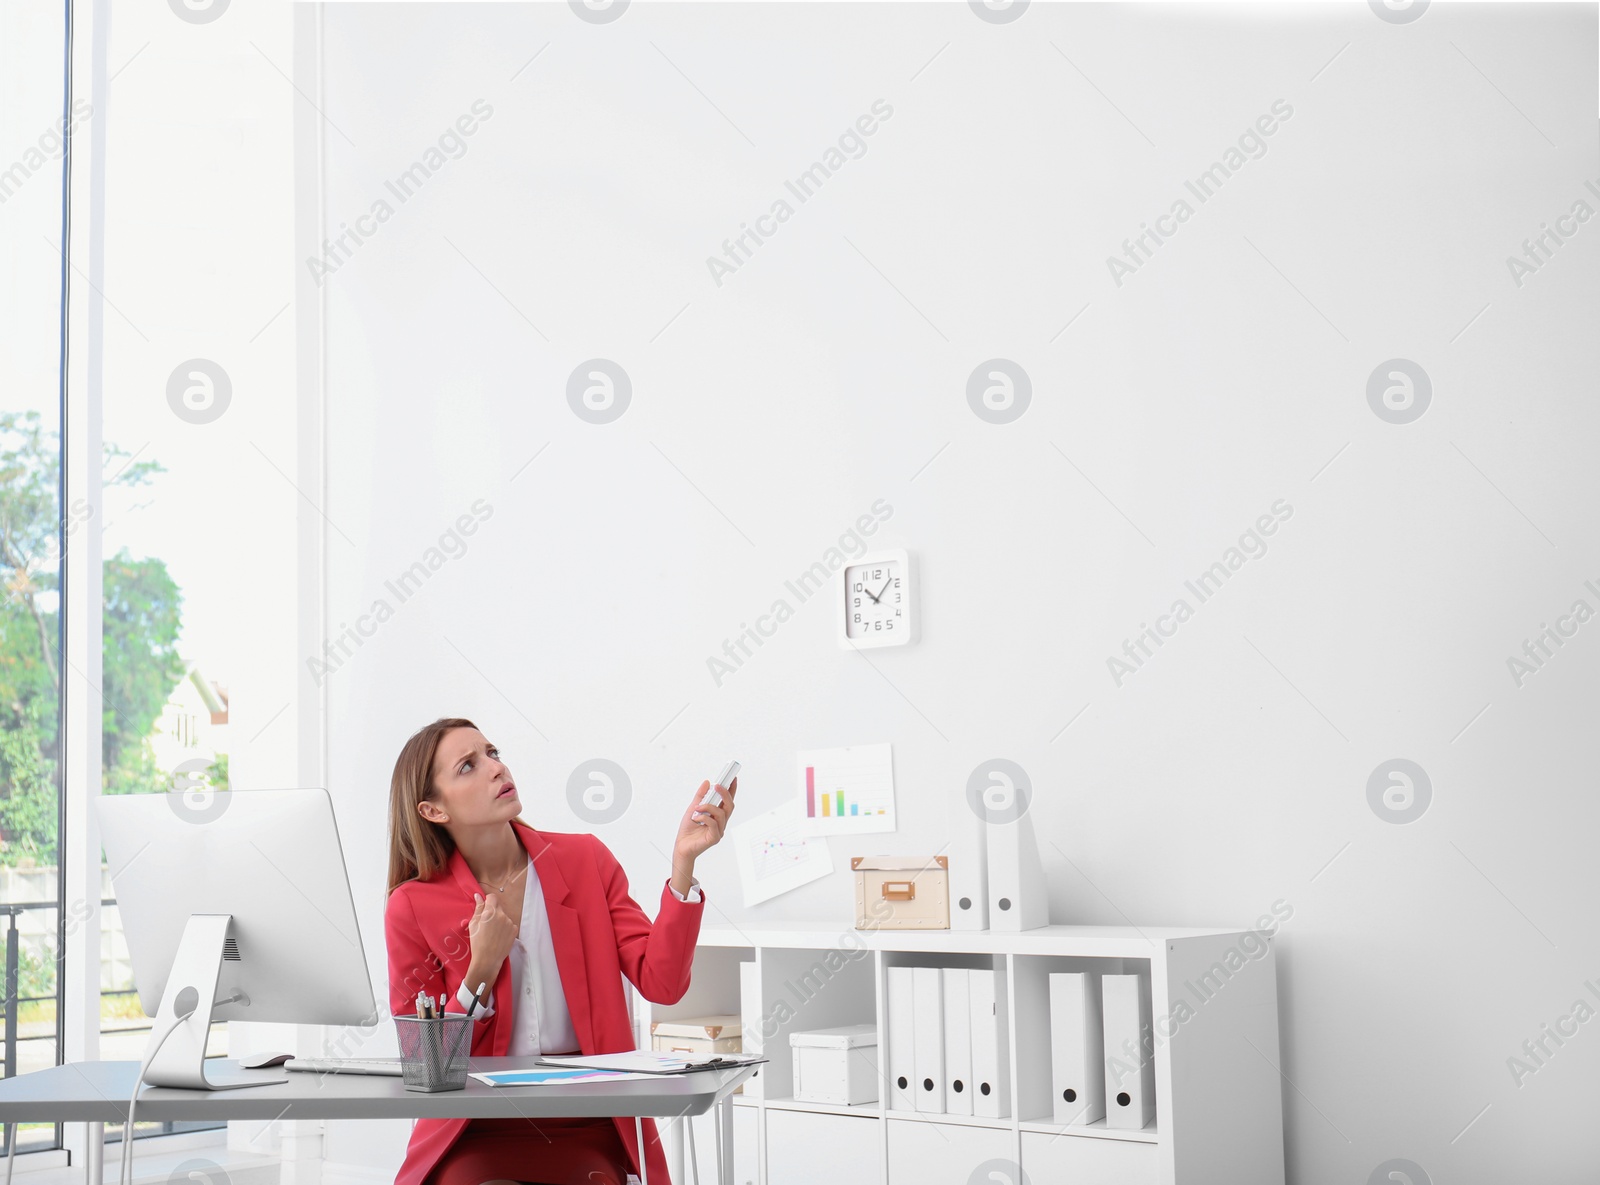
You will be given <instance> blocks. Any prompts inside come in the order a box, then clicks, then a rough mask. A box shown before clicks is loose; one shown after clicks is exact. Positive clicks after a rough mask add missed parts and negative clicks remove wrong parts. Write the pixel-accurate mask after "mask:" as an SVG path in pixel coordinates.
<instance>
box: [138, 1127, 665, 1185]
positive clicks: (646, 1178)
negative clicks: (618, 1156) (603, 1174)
mask: <svg viewBox="0 0 1600 1185" xmlns="http://www.w3.org/2000/svg"><path fill="white" fill-rule="evenodd" d="M633 1142H634V1144H635V1145H637V1146H638V1149H639V1181H640V1185H650V1156H649V1154H648V1153H647V1152H646V1150H645V1146H644V1120H642V1119H640V1118H639V1116H637V1115H635V1116H634V1117H633ZM117 1185H122V1183H121V1182H120V1181H119V1182H118V1183H117Z"/></svg>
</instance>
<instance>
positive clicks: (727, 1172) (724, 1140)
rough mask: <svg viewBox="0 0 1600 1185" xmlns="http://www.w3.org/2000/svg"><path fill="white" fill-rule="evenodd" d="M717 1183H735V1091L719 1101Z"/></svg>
mask: <svg viewBox="0 0 1600 1185" xmlns="http://www.w3.org/2000/svg"><path fill="white" fill-rule="evenodd" d="M717 1185H733V1093H732V1092H731V1091H730V1092H729V1093H727V1094H725V1095H723V1096H722V1099H721V1101H720V1102H718V1103H717Z"/></svg>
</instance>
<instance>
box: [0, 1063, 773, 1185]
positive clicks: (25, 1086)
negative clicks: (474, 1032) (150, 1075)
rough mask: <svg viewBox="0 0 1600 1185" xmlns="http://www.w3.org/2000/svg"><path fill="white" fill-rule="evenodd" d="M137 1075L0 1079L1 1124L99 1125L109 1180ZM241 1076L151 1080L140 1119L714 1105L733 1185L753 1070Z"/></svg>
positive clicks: (724, 1182) (112, 1068)
mask: <svg viewBox="0 0 1600 1185" xmlns="http://www.w3.org/2000/svg"><path fill="white" fill-rule="evenodd" d="M537 1060H538V1059H537V1058H534V1057H475V1058H470V1059H468V1064H467V1069H468V1071H469V1072H473V1073H480V1072H486V1071H489V1070H521V1069H529V1068H531V1067H533V1065H534V1064H535V1062H537ZM217 1069H218V1070H222V1071H227V1072H230V1073H231V1072H234V1071H237V1070H239V1064H238V1062H237V1061H236V1060H233V1059H230V1058H219V1059H217ZM138 1071H139V1063H138V1062H136V1061H125V1062H70V1063H68V1064H67V1065H64V1066H53V1067H51V1068H50V1069H48V1070H37V1071H35V1072H34V1073H32V1074H20V1075H18V1076H16V1077H14V1078H6V1079H3V1080H0V1123H55V1122H58V1121H59V1122H64V1123H89V1124H92V1125H94V1126H93V1127H91V1129H90V1130H91V1133H92V1138H91V1140H90V1143H89V1148H90V1153H89V1157H88V1161H89V1163H88V1164H87V1165H86V1166H85V1168H86V1172H87V1180H88V1185H101V1181H102V1180H103V1158H104V1147H103V1144H102V1142H101V1140H100V1138H99V1137H100V1134H101V1133H102V1132H103V1130H104V1127H103V1125H104V1124H106V1123H120V1122H122V1121H123V1120H125V1119H126V1118H127V1115H128V1098H129V1096H130V1095H131V1094H132V1093H133V1083H134V1078H135V1076H136V1075H137V1074H138ZM242 1072H243V1073H246V1074H260V1075H261V1078H262V1085H261V1086H259V1087H256V1086H248V1087H241V1088H239V1089H237V1090H217V1091H207V1090H179V1089H175V1088H172V1087H161V1086H147V1087H145V1088H144V1089H143V1090H142V1091H140V1093H139V1104H138V1108H137V1110H135V1112H134V1120H135V1121H136V1122H137V1121H138V1120H140V1119H163V1120H169V1119H187V1120H203V1121H217V1122H221V1121H223V1120H228V1119H267V1120H272V1119H460V1118H470V1119H478V1118H485V1119H489V1118H511V1119H514V1118H516V1117H518V1116H522V1117H524V1118H527V1119H539V1118H542V1117H558V1116H559V1117H576V1116H590V1115H608V1116H622V1117H624V1118H626V1117H632V1118H633V1119H634V1120H635V1122H636V1123H637V1121H638V1120H639V1119H641V1118H646V1117H648V1118H652V1119H679V1118H685V1117H688V1116H692V1115H703V1114H705V1113H706V1112H707V1111H709V1110H711V1108H712V1107H713V1106H715V1107H717V1115H718V1122H717V1127H718V1129H719V1131H718V1149H717V1177H718V1181H719V1183H720V1185H732V1182H733V1104H732V1099H731V1096H732V1093H733V1090H734V1088H735V1087H737V1086H738V1085H739V1084H740V1083H742V1082H744V1081H745V1079H747V1078H748V1077H750V1075H751V1074H752V1073H753V1072H754V1067H753V1066H744V1067H739V1068H736V1069H731V1070H699V1071H696V1072H694V1073H692V1074H681V1075H667V1076H663V1077H661V1078H657V1079H631V1080H629V1081H626V1082H580V1083H571V1084H563V1085H561V1086H522V1087H514V1086H485V1085H484V1084H483V1083H481V1082H478V1081H475V1080H474V1079H471V1078H468V1079H467V1085H466V1089H464V1090H446V1091H439V1092H437V1093H435V1094H425V1093H423V1092H421V1091H414V1090H407V1089H406V1088H405V1084H404V1082H402V1080H401V1079H400V1078H398V1077H386V1076H383V1075H377V1074H314V1073H309V1072H306V1073H300V1072H296V1073H293V1074H290V1073H287V1072H285V1071H283V1070H281V1069H270V1070H245V1071H242ZM684 1126H685V1127H688V1124H685V1125H684ZM635 1130H639V1129H638V1128H637V1127H636V1129H635ZM641 1145H642V1141H641ZM641 1160H642V1157H641ZM656 1185H665V1183H664V1182H657V1183H656ZM675 1185H682V1183H675Z"/></svg>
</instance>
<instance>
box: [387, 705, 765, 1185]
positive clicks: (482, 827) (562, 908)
mask: <svg viewBox="0 0 1600 1185" xmlns="http://www.w3.org/2000/svg"><path fill="white" fill-rule="evenodd" d="M733 783H734V784H733V785H731V786H728V787H727V788H726V794H725V795H724V796H723V797H724V801H723V802H722V803H721V804H719V805H717V806H704V805H701V801H700V800H701V799H702V798H704V797H705V795H706V792H707V790H708V789H709V788H710V786H709V783H707V782H702V783H700V786H699V788H698V789H697V790H696V791H695V793H694V798H693V800H692V801H691V802H690V804H689V806H688V807H687V808H686V809H685V810H684V813H683V817H682V819H681V820H680V821H679V824H678V833H677V836H676V838H675V840H674V842H673V848H672V875H671V877H670V878H669V879H668V881H667V883H666V884H665V885H663V886H662V889H661V907H660V910H659V911H658V913H657V915H656V920H655V922H654V924H652V923H651V921H650V919H649V918H648V917H646V916H645V913H644V911H643V910H642V909H640V908H639V906H638V904H637V903H635V901H634V900H633V898H632V897H630V896H629V895H628V878H627V876H626V875H625V874H624V873H623V871H622V866H621V865H620V864H618V863H617V860H616V857H614V856H613V855H612V854H611V851H610V850H609V849H608V848H607V847H606V845H605V844H603V843H601V842H600V840H599V838H598V837H596V836H593V835H589V834H586V833H584V832H574V833H562V832H554V831H539V830H536V829H535V828H533V827H530V826H529V825H528V824H526V823H524V822H523V821H522V820H521V819H519V818H518V817H517V816H518V815H520V814H521V812H522V801H521V799H520V798H518V796H517V789H516V786H515V784H514V783H513V782H512V778H511V771H510V770H509V769H508V768H507V767H506V765H505V763H504V762H503V761H501V760H500V752H499V750H498V749H496V748H495V747H494V746H493V745H492V744H490V743H489V741H488V740H487V739H486V738H485V737H484V735H483V734H482V733H481V732H479V731H478V729H477V727H476V726H475V725H474V724H473V723H472V721H470V720H463V719H460V718H451V719H441V720H435V721H434V722H433V723H432V724H430V725H428V726H427V727H425V728H423V729H421V730H420V731H418V732H417V733H416V735H414V736H413V737H412V738H411V739H410V740H408V741H407V742H406V743H405V747H404V748H402V749H401V750H400V757H399V759H398V760H397V761H396V762H395V767H394V776H393V778H392V780H391V782H390V790H389V899H388V904H387V906H386V908H385V911H384V933H385V937H386V938H387V941H388V947H389V1007H390V1010H391V1011H392V1012H393V1013H394V1014H395V1015H397V1016H404V1015H415V1012H416V997H417V993H418V992H419V991H420V992H422V993H424V994H427V995H431V996H432V997H433V998H434V1000H435V1001H437V1000H438V999H439V997H440V996H441V995H443V996H445V998H446V1004H445V1010H446V1011H447V1012H455V1013H469V1014H471V1015H472V1017H473V1018H474V1019H473V1025H472V1046H471V1049H472V1054H473V1055H474V1056H477V1057H503V1056H514V1055H519V1054H530V1053H531V1054H539V1053H543V1054H561V1053H578V1052H581V1053H612V1052H617V1051H620V1050H627V1049H632V1048H634V1039H633V1032H632V1029H631V1027H630V1024H629V1020H628V1007H627V1000H626V999H625V997H624V995H623V986H622V977H623V975H626V976H627V977H628V979H629V980H630V981H631V982H632V983H633V985H634V986H635V987H637V988H638V989H639V992H640V993H641V994H642V995H643V996H644V997H645V999H647V1000H652V1001H654V1002H656V1003H658V1004H672V1003H675V1002H676V1001H678V1000H680V999H682V998H683V994H684V992H685V991H687V990H688V987H689V971H690V965H691V963H692V961H693V958H694V948H695V942H696V940H697V939H698V937H699V933H700V916H701V914H702V913H703V912H704V910H705V902H704V899H703V898H702V896H701V893H700V887H699V886H700V882H699V881H698V880H696V879H695V877H694V862H695V859H696V858H697V857H698V856H700V854H701V853H703V852H704V851H705V850H706V849H707V848H709V847H711V846H712V845H713V844H715V843H717V841H719V840H720V839H721V838H722V835H723V832H724V830H725V829H726V828H727V825H728V817H729V815H731V814H732V813H733V797H734V792H735V789H736V787H737V786H738V779H737V778H735V779H734V780H733ZM480 985H482V992H481V994H478V989H479V987H480ZM643 1129H644V1141H645V1155H647V1156H648V1158H649V1162H648V1163H649V1170H650V1171H649V1179H650V1182H651V1185H670V1178H669V1177H668V1176H667V1164H666V1158H665V1157H664V1156H663V1155H662V1152H661V1144H660V1140H659V1137H658V1136H657V1133H656V1125H655V1122H654V1121H653V1120H649V1119H646V1120H645V1121H644V1124H643ZM637 1145H638V1141H637V1138H636V1136H635V1133H634V1122H633V1120H632V1119H631V1118H630V1119H612V1118H594V1119H539V1120H532V1119H522V1118H517V1119H473V1120H466V1119H419V1120H418V1121H417V1124H416V1127H415V1128H414V1129H413V1130H412V1133H411V1141H410V1143H409V1145H408V1146H407V1148H406V1158H405V1162H404V1163H403V1164H402V1165H401V1167H400V1172H399V1174H398V1175H397V1176H396V1178H395V1185H484V1183H485V1182H492V1183H494V1185H502V1183H505V1182H512V1183H515V1182H535V1183H537V1185H566V1183H567V1182H583V1185H625V1181H626V1177H627V1174H629V1173H633V1174H639V1172H640V1170H639V1156H640V1150H639V1148H638V1146H637Z"/></svg>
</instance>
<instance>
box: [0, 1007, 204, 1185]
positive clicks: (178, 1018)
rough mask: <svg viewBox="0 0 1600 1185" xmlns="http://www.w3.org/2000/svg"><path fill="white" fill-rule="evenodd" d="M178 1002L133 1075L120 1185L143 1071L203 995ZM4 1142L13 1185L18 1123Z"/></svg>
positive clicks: (128, 1161) (12, 1125) (127, 1166)
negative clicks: (170, 1017) (164, 1027)
mask: <svg viewBox="0 0 1600 1185" xmlns="http://www.w3.org/2000/svg"><path fill="white" fill-rule="evenodd" d="M186 997H193V1002H192V1003H191V1002H190V1001H189V1000H188V999H187V998H186ZM178 1001H179V1003H178V1011H177V1013H176V1015H175V1016H174V1017H173V1019H172V1023H171V1024H170V1025H168V1026H167V1031H166V1032H164V1033H162V1034H161V1038H160V1040H158V1041H157V1042H156V1043H155V1045H154V1046H153V1047H152V1048H151V1050H150V1052H149V1053H147V1054H145V1055H144V1061H142V1062H140V1063H139V1072H138V1074H136V1075H135V1076H134V1079H133V1097H132V1098H130V1099H129V1100H128V1118H127V1121H126V1122H125V1123H124V1124H123V1127H122V1164H121V1166H120V1167H119V1168H118V1170H117V1185H123V1182H124V1180H125V1179H126V1178H128V1177H129V1174H130V1171H131V1159H132V1158H131V1157H130V1156H129V1152H130V1150H131V1149H132V1147H133V1109H134V1106H135V1104H136V1103H137V1102H138V1101H139V1087H141V1086H142V1085H144V1072H145V1070H147V1069H149V1067H150V1062H151V1061H152V1060H153V1059H154V1058H155V1055H156V1054H157V1052H159V1051H160V1049H161V1046H162V1045H164V1044H165V1043H166V1040H167V1038H168V1037H170V1036H172V1034H173V1032H174V1031H176V1029H177V1027H178V1026H179V1025H181V1024H182V1023H183V1022H184V1021H186V1020H188V1019H189V1015H190V1013H192V1012H194V1010H195V1009H196V1008H197V1007H199V1003H200V994H199V993H198V992H196V991H195V990H194V989H193V988H187V989H185V990H184V991H183V992H180V993H179V994H178ZM5 1140H6V1181H5V1185H11V1172H12V1170H13V1169H14V1168H15V1167H16V1163H17V1124H16V1123H8V1124H6V1125H5Z"/></svg>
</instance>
